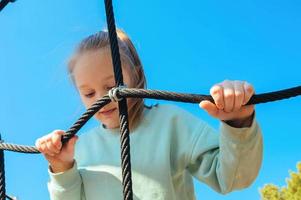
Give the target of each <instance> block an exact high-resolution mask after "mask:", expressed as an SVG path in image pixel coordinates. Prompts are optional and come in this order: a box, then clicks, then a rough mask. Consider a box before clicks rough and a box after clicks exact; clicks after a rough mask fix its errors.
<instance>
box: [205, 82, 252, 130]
mask: <svg viewBox="0 0 301 200" xmlns="http://www.w3.org/2000/svg"><path fill="white" fill-rule="evenodd" d="M210 94H211V96H212V97H213V99H214V102H215V104H214V103H211V102H210V101H202V102H201V103H200V107H201V108H203V109H204V110H206V111H207V112H208V113H209V115H211V116H213V117H214V118H217V119H220V120H222V121H225V122H228V124H229V125H232V126H234V127H245V126H250V125H251V123H252V119H253V117H252V115H253V113H254V105H245V104H247V103H248V101H249V100H250V98H251V97H252V95H253V94H254V88H253V86H252V85H250V84H249V83H247V82H245V81H229V80H225V81H223V82H222V83H218V84H216V85H214V86H213V87H212V88H211V89H210Z"/></svg>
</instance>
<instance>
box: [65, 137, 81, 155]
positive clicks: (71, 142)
mask: <svg viewBox="0 0 301 200" xmlns="http://www.w3.org/2000/svg"><path fill="white" fill-rule="evenodd" d="M77 140H78V136H77V135H75V136H73V137H72V138H71V139H70V140H69V141H68V142H67V144H66V150H67V151H68V152H74V146H75V143H76V141H77Z"/></svg>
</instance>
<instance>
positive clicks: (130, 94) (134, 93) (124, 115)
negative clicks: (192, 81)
mask: <svg viewBox="0 0 301 200" xmlns="http://www.w3.org/2000/svg"><path fill="white" fill-rule="evenodd" d="M104 1H105V9H106V16H107V26H108V30H109V38H110V46H111V54H112V62H113V67H114V76H115V83H116V85H117V87H116V88H113V89H111V90H110V91H109V93H108V94H107V95H105V96H103V97H102V98H101V99H99V100H97V101H96V102H95V103H94V104H93V105H92V106H91V107H90V108H89V109H87V111H86V112H85V113H84V114H82V116H81V117H80V118H79V119H78V120H77V121H76V122H75V123H74V124H73V125H72V127H71V128H70V129H69V130H67V131H66V133H65V134H64V135H63V136H62V142H63V143H66V142H67V141H68V140H69V139H70V138H72V137H73V136H74V135H75V134H76V133H77V132H78V131H79V130H80V129H81V128H82V127H83V126H84V125H85V123H86V122H87V121H88V120H89V119H90V118H91V117H92V116H93V115H94V114H95V113H96V112H98V111H99V110H100V109H101V108H102V107H104V106H105V105H107V104H108V103H110V102H118V107H119V119H120V133H121V134H120V135H121V136H120V140H121V168H122V184H123V196H124V200H132V199H133V192H132V178H131V162H130V137H129V133H130V131H129V122H128V112H127V104H126V98H149V99H158V100H170V101H177V102H185V103H199V102H201V101H204V100H209V101H211V102H214V100H213V98H212V97H211V96H210V95H201V94H184V93H175V92H168V91H161V90H145V89H135V88H126V87H125V86H124V83H123V76H122V68H121V60H120V54H119V47H118V40H117V33H116V26H115V19H114V12H113V5H112V0H104ZM9 2H15V0H2V1H0V11H1V10H2V9H3V8H4V7H5V6H6V5H7V4H8V3H9ZM298 95H301V86H298V87H294V88H289V89H285V90H280V91H276V92H270V93H263V94H258V95H253V96H252V98H251V99H250V101H249V102H248V103H247V105H250V104H260V103H267V102H272V101H277V100H282V99H287V98H291V97H296V96H298ZM4 150H7V151H14V152H19V153H33V154H37V153H40V152H39V151H38V150H37V148H36V147H34V146H25V145H17V144H10V143H4V142H3V141H2V140H1V137H0V200H5V199H6V198H7V199H10V200H12V199H13V198H12V197H10V196H8V195H6V193H5V170H4Z"/></svg>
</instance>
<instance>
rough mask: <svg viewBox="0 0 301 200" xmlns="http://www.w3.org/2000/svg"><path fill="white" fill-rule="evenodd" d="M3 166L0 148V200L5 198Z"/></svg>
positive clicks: (2, 155) (2, 154)
mask: <svg viewBox="0 0 301 200" xmlns="http://www.w3.org/2000/svg"><path fill="white" fill-rule="evenodd" d="M0 140H1V135H0ZM5 198H6V194H5V168H4V150H0V200H5Z"/></svg>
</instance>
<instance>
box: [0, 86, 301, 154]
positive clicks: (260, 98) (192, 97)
mask: <svg viewBox="0 0 301 200" xmlns="http://www.w3.org/2000/svg"><path fill="white" fill-rule="evenodd" d="M116 95H117V97H118V98H149V99H159V100H169V101H177V102H185V103H199V102H201V101H204V100H208V101H211V102H213V99H212V97H211V96H210V95H202V94H185V93H175V92H168V91H162V90H144V89H134V88H133V89H130V88H126V89H125V88H121V89H118V90H117V92H116ZM299 95H301V86H297V87H293V88H289V89H285V90H280V91H275V92H269V93H262V94H256V95H253V96H252V98H251V99H250V101H249V102H248V103H247V104H248V105H250V104H261V103H268V102H273V101H278V100H283V99H288V98H292V97H296V96H299ZM109 102H111V99H110V98H109V96H108V95H105V96H104V97H102V98H101V99H99V100H98V101H96V102H95V103H94V104H93V105H92V106H91V108H89V109H88V110H87V111H86V112H85V113H84V114H83V115H82V116H81V117H80V118H79V119H78V120H77V121H76V122H75V123H74V125H73V126H72V127H71V128H70V129H69V130H68V131H66V135H64V136H63V138H64V141H67V140H68V139H70V138H71V137H73V136H74V135H75V134H76V133H77V132H78V131H79V129H80V128H81V127H82V126H84V125H85V123H86V122H87V121H88V120H89V119H90V118H91V117H92V116H93V115H94V114H95V113H96V112H97V111H98V110H99V109H101V108H102V107H103V106H105V105H106V104H107V103H109ZM0 149H1V150H8V151H14V152H20V153H40V152H39V151H38V150H37V149H36V148H35V147H34V146H25V145H17V144H9V143H3V142H0Z"/></svg>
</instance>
